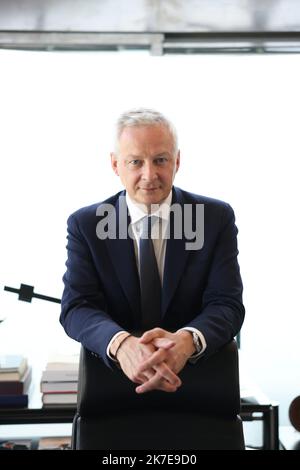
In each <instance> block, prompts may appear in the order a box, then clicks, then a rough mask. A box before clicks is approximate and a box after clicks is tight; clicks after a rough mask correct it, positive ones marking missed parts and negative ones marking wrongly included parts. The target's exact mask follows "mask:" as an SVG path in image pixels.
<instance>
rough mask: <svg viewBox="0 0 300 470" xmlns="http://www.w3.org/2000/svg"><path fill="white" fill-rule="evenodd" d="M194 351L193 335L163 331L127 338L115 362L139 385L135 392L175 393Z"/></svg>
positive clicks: (156, 330)
mask: <svg viewBox="0 0 300 470" xmlns="http://www.w3.org/2000/svg"><path fill="white" fill-rule="evenodd" d="M194 352H195V347H194V344H193V339H192V335H191V333H190V332H189V331H186V330H179V331H177V332H176V333H170V332H168V331H166V330H163V329H162V328H154V329H152V330H149V331H146V332H145V333H144V334H143V335H142V336H141V337H140V338H137V337H135V336H131V335H130V336H128V337H127V338H126V339H125V341H123V343H122V344H121V346H120V348H119V349H118V353H117V359H118V361H119V363H120V367H121V369H122V370H123V372H124V374H125V375H126V376H127V377H128V378H129V379H130V380H131V381H132V382H134V383H137V384H139V385H138V386H137V387H136V389H135V390H136V392H137V393H139V394H141V393H145V392H149V391H151V390H161V391H164V392H175V391H176V390H177V389H178V387H180V386H181V384H182V382H181V380H180V378H179V377H178V375H177V374H178V373H179V372H180V371H181V370H182V369H183V367H184V366H185V364H186V362H187V360H188V359H189V357H190V356H191V355H192V354H193V353H194Z"/></svg>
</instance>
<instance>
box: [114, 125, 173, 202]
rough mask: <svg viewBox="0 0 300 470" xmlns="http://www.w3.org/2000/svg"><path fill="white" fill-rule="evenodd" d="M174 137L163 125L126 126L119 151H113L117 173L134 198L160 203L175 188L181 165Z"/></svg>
mask: <svg viewBox="0 0 300 470" xmlns="http://www.w3.org/2000/svg"><path fill="white" fill-rule="evenodd" d="M179 162H180V155H179V152H178V153H177V155H174V150H173V140H172V136H171V134H170V132H169V130H168V129H167V128H166V127H165V126H163V125H149V126H138V127H125V128H124V129H123V132H122V134H121V136H120V139H119V153H118V155H117V156H116V155H115V154H113V153H112V154H111V164H112V168H113V170H114V172H115V173H116V174H117V175H118V176H119V177H120V179H121V181H122V183H123V185H124V186H125V188H126V190H127V192H128V194H129V196H130V197H131V199H133V200H134V201H136V202H138V203H141V204H146V205H147V206H148V207H149V206H150V205H151V204H159V203H160V202H162V201H163V200H164V199H166V197H167V196H168V194H169V193H170V191H171V188H172V185H173V181H174V178H175V174H176V172H177V170H178V168H179Z"/></svg>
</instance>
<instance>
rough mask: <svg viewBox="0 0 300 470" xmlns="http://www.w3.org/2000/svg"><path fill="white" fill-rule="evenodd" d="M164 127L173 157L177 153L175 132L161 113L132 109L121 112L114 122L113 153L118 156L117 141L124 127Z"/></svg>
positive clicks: (149, 109) (170, 123) (151, 110)
mask: <svg viewBox="0 0 300 470" xmlns="http://www.w3.org/2000/svg"><path fill="white" fill-rule="evenodd" d="M155 125H162V126H165V127H166V128H167V129H168V131H169V132H170V134H171V137H172V140H173V152H174V155H175V154H176V153H177V151H178V138H177V132H176V129H175V127H174V125H173V124H172V122H171V121H170V120H169V119H168V118H166V116H164V115H163V114H162V113H160V112H159V111H156V110H155V109H151V108H133V109H130V110H128V111H125V112H123V113H122V114H121V115H120V116H119V118H118V120H117V122H116V132H115V153H116V154H118V147H119V145H118V144H119V139H120V136H121V134H122V132H123V130H124V128H125V127H139V126H155Z"/></svg>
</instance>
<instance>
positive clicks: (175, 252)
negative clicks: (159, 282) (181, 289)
mask: <svg viewBox="0 0 300 470" xmlns="http://www.w3.org/2000/svg"><path fill="white" fill-rule="evenodd" d="M175 203H177V204H179V205H180V206H181V210H182V212H183V206H184V202H183V197H182V193H181V191H180V190H179V189H178V188H173V196H172V204H175ZM170 215H171V217H170V238H169V239H168V240H167V247H166V257H165V267H164V279H163V295H162V315H165V313H166V311H167V309H168V306H169V304H170V302H171V300H172V297H173V296H174V293H175V290H176V287H177V286H178V283H179V281H180V278H181V276H182V274H183V271H184V268H185V265H186V262H187V258H188V254H189V251H187V250H186V249H185V243H186V240H185V237H184V231H183V223H182V237H181V238H180V239H175V238H174V220H173V218H172V214H170Z"/></svg>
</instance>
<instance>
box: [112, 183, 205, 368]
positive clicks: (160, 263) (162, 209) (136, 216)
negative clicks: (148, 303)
mask: <svg viewBox="0 0 300 470" xmlns="http://www.w3.org/2000/svg"><path fill="white" fill-rule="evenodd" d="M171 201H172V191H171V192H170V194H169V195H168V197H167V198H166V199H165V200H164V201H163V202H162V203H161V204H156V205H154V204H153V205H152V212H151V215H152V216H153V217H155V218H157V220H155V221H154V222H153V224H152V228H151V238H152V241H153V248H154V253H155V257H156V261H157V267H158V272H159V276H160V280H161V284H163V274H164V267H165V257H166V246H167V239H166V236H165V235H166V231H167V228H168V223H169V217H170V206H171ZM126 203H127V207H128V210H129V215H130V219H131V223H130V226H131V230H132V233H133V243H134V251H135V258H136V263H137V269H138V270H139V241H140V234H141V231H142V219H143V218H144V217H145V216H148V215H149V213H148V210H147V207H146V206H145V205H143V204H138V203H136V202H134V201H133V200H132V199H130V197H129V195H128V193H126ZM180 330H188V331H191V332H195V333H197V335H198V337H199V339H200V342H201V345H202V349H201V352H200V353H197V354H196V353H195V354H193V355H192V356H191V357H190V359H189V360H190V361H191V362H196V360H197V359H198V358H199V357H200V356H201V355H202V354H203V353H204V351H205V349H206V341H205V338H204V336H203V334H202V333H201V331H199V330H197V329H196V328H193V327H184V328H180ZM123 333H125V330H124V331H119V332H118V333H116V334H115V335H114V336H113V337H112V339H111V340H110V342H109V344H108V346H107V350H106V353H107V355H108V357H109V358H110V359H112V360H115V359H114V358H113V357H112V356H111V354H110V353H109V350H110V346H111V344H112V343H113V341H114V340H115V339H116V338H117V337H118V336H119V335H121V334H123Z"/></svg>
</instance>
